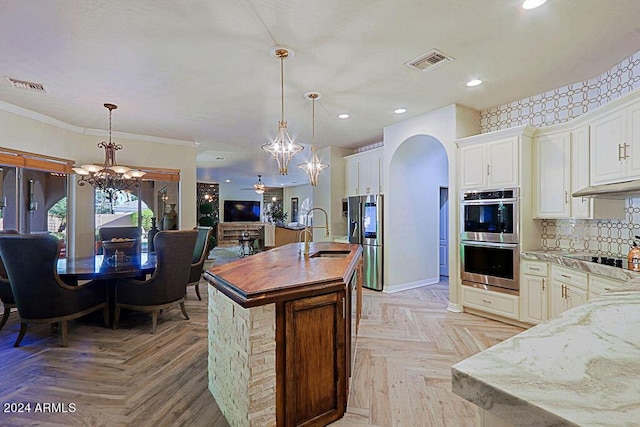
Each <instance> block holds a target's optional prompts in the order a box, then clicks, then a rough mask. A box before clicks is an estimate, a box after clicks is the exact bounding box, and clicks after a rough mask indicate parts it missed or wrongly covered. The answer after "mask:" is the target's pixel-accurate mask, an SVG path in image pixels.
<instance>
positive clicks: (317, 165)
mask: <svg viewBox="0 0 640 427" xmlns="http://www.w3.org/2000/svg"><path fill="white" fill-rule="evenodd" d="M305 96H306V97H307V98H309V99H310V100H311V117H312V133H311V135H312V136H311V155H310V158H309V160H307V161H306V163H301V164H299V165H298V167H299V168H300V169H302V170H303V171H305V172H306V173H307V175H309V180H310V181H311V186H313V187H315V186H316V185H318V176H319V175H320V173H321V172H322V171H323V170H324V169H326V168H328V167H329V165H328V164H326V163H322V162H321V161H320V159H318V152H317V148H316V145H315V144H316V99H318V98H320V94H319V93H317V92H309V93H306V94H305Z"/></svg>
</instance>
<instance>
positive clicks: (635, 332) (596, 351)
mask: <svg viewBox="0 0 640 427" xmlns="http://www.w3.org/2000/svg"><path fill="white" fill-rule="evenodd" d="M603 267H604V266H603ZM610 268H611V269H613V268H615V267H610ZM598 274H601V273H598ZM639 325H640V280H635V281H633V282H630V283H628V286H627V287H626V290H625V291H620V292H613V293H608V294H605V295H602V296H601V297H599V298H597V299H594V300H592V301H590V302H588V303H586V304H584V305H580V306H578V307H576V308H574V309H572V310H569V311H567V312H565V313H563V314H562V315H561V316H560V317H558V318H555V319H553V320H551V321H549V322H546V323H543V324H540V325H537V326H534V327H533V328H531V329H529V330H527V331H525V332H522V333H521V334H519V335H516V336H515V337H512V338H510V339H508V340H506V341H504V342H502V343H500V344H498V345H495V346H493V347H491V348H489V349H487V350H485V351H483V352H481V353H479V354H476V355H475V356H472V357H470V358H468V359H466V360H463V361H462V362H460V363H458V364H456V365H454V366H453V367H452V368H451V370H452V389H453V392H454V393H456V394H458V395H459V396H461V397H463V398H465V399H467V400H468V401H470V402H472V403H474V404H475V405H477V406H478V407H479V408H481V409H484V410H486V411H488V412H489V413H491V414H492V415H493V416H496V417H498V418H499V419H501V420H504V421H506V422H508V423H511V424H512V425H518V426H565V425H566V426H573V425H577V426H612V425H615V426H632V425H633V426H637V425H638V423H639V422H640V421H639V420H640V399H639V398H638V396H640V329H639ZM487 425H496V424H495V420H494V424H487ZM503 425H507V424H503Z"/></svg>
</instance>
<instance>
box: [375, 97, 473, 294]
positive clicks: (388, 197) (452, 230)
mask: <svg viewBox="0 0 640 427" xmlns="http://www.w3.org/2000/svg"><path fill="white" fill-rule="evenodd" d="M479 123H480V122H479V113H478V112H476V111H473V110H470V109H468V108H465V107H461V106H457V105H450V106H447V107H444V108H441V109H439V110H435V111H432V112H429V113H425V114H422V115H420V116H417V117H414V118H412V119H409V120H405V121H403V122H400V123H396V124H394V125H391V126H388V127H386V128H384V133H383V134H384V170H385V171H389V172H390V173H387V174H385V175H384V177H383V186H384V188H385V199H384V209H385V210H384V215H385V217H384V218H385V219H384V227H385V229H384V233H385V243H384V247H385V249H384V250H385V259H384V271H385V273H384V276H385V278H384V283H385V289H387V290H390V291H393V290H397V289H402V288H404V287H408V286H411V285H412V284H414V283H415V282H418V281H419V280H421V279H428V277H426V272H425V271H421V270H420V268H421V267H420V266H419V264H420V262H421V261H420V257H421V255H420V254H421V252H422V251H424V248H423V247H422V246H421V245H416V246H414V247H413V248H412V249H413V254H412V255H408V256H407V257H406V258H405V259H403V260H401V261H398V262H396V263H391V262H389V255H390V254H391V253H395V251H400V252H402V251H403V246H404V245H405V242H404V238H405V236H403V235H402V233H400V232H397V230H396V228H397V227H398V224H399V223H400V222H401V221H403V218H404V215H405V212H404V210H403V207H402V205H401V204H399V203H398V200H400V201H401V200H403V197H405V196H403V195H404V194H405V192H406V191H407V189H409V190H410V191H412V192H417V191H418V190H419V189H420V188H421V186H422V184H421V183H417V182H402V180H401V179H397V176H395V174H397V173H399V171H400V170H401V162H400V163H398V164H396V165H394V167H393V169H392V168H391V165H392V161H394V160H393V159H394V155H395V154H396V151H398V150H399V148H400V147H401V145H402V144H403V143H405V141H407V140H408V139H409V138H411V137H415V136H418V135H424V136H429V137H431V138H432V139H428V140H425V141H431V142H433V139H435V140H437V141H439V142H440V143H441V144H442V146H443V147H444V150H445V151H446V154H447V159H448V186H449V194H450V197H449V200H450V201H451V204H450V209H449V266H450V268H449V275H450V276H449V277H450V286H449V300H450V306H455V305H457V304H458V300H459V292H458V287H459V283H458V282H459V277H460V271H459V255H458V245H459V239H458V235H459V232H458V203H457V200H458V192H459V191H458V186H457V175H458V167H457V165H458V160H457V149H456V145H455V140H456V138H461V137H464V136H469V135H474V134H477V133H479ZM423 154H425V153H423ZM400 155H403V154H402V153H401V154H400ZM399 158H400V157H399ZM433 203H434V204H436V205H437V204H438V199H437V198H434V202H433ZM415 221H416V223H414V224H413V227H416V229H417V227H419V226H420V223H419V222H417V220H415ZM402 226H403V227H404V226H405V224H404V223H403V225H402ZM434 228H435V227H434ZM434 232H436V233H437V228H436V229H435V230H434ZM436 247H437V244H436ZM434 251H437V250H436V249H434ZM436 258H437V257H436ZM421 274H423V275H425V277H422V278H420V275H421ZM409 277H411V278H413V279H414V281H413V282H405V281H404V280H405V279H406V278H409Z"/></svg>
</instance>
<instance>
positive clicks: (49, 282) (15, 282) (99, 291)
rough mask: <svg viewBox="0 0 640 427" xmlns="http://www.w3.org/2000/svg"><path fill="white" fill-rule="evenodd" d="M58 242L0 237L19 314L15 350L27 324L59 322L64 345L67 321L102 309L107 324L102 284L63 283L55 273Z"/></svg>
mask: <svg viewBox="0 0 640 427" xmlns="http://www.w3.org/2000/svg"><path fill="white" fill-rule="evenodd" d="M59 255H60V251H59V246H58V239H56V238H55V237H54V236H50V235H28V234H18V235H0V256H1V257H2V260H3V261H4V265H5V268H6V270H7V274H8V277H9V282H10V283H11V290H12V292H13V295H14V297H15V303H16V307H17V308H18V314H19V315H20V333H19V335H18V339H16V342H15V343H14V345H13V346H14V347H18V346H19V345H20V342H21V341H22V339H23V338H24V335H25V333H26V332H27V324H29V323H50V324H57V323H60V325H61V329H62V346H63V347H66V346H67V321H69V320H72V319H76V318H78V317H81V316H84V315H86V314H89V313H92V312H94V311H97V310H100V309H102V310H103V316H104V322H105V324H106V325H109V308H108V304H107V289H106V286H105V284H104V283H103V282H95V281H90V282H87V283H86V284H83V285H81V286H69V285H67V284H65V283H64V282H63V281H62V280H60V277H59V276H58V273H57V262H58V257H59Z"/></svg>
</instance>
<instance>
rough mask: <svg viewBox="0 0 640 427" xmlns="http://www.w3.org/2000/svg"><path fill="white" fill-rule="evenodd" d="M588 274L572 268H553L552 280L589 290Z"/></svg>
mask: <svg viewBox="0 0 640 427" xmlns="http://www.w3.org/2000/svg"><path fill="white" fill-rule="evenodd" d="M587 277H588V276H587V273H584V272H582V271H576V270H573V269H571V268H566V267H560V266H558V265H552V266H551V279H552V280H554V281H558V282H562V283H564V284H567V285H572V286H575V287H577V288H580V289H584V290H585V291H586V290H587V281H588V280H587Z"/></svg>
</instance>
